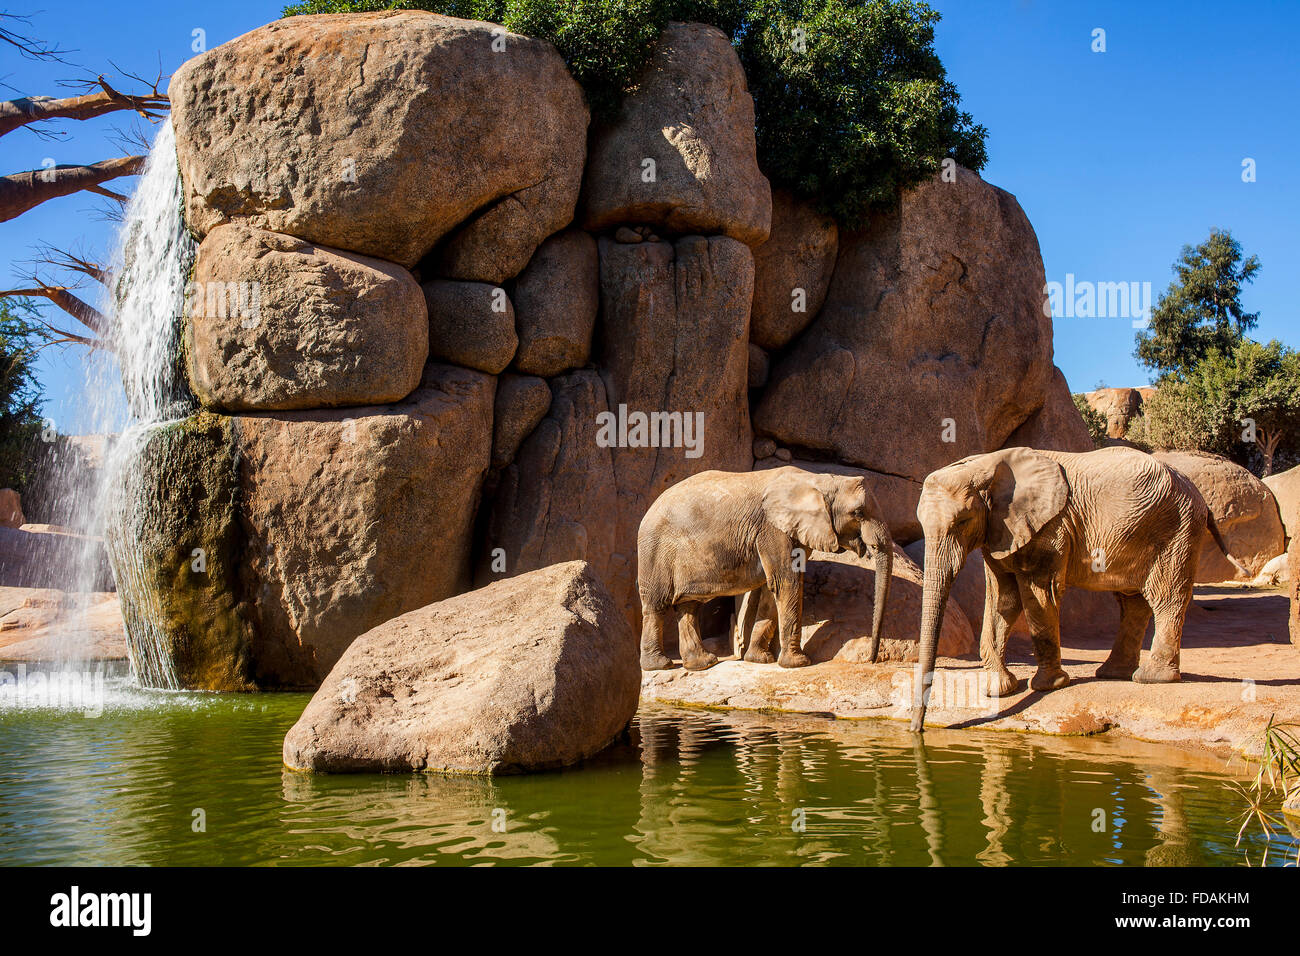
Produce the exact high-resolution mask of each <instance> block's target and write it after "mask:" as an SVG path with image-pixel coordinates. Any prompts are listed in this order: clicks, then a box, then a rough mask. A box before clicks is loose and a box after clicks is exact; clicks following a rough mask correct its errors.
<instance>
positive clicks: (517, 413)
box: [492, 375, 551, 469]
mask: <svg viewBox="0 0 1300 956" xmlns="http://www.w3.org/2000/svg"><path fill="white" fill-rule="evenodd" d="M550 407H551V387H550V386H549V385H547V384H546V380H545V379H542V378H538V377H537V376H535V375H502V376H501V377H500V378H499V379H497V397H496V401H495V402H494V404H493V407H492V467H493V468H496V469H501V468H504V467H506V466H507V465H508V464H510V463H511V462H512V461H514V460H515V455H516V454H518V452H519V446H520V445H521V444H523V441H524V439H525V438H527V437H528V436H529V435H530V434H532V431H533V429H534V428H536V427H537V425H538V423H539V422H540V421H541V420H542V418H543V417H544V416H545V415H546V411H547V409H549V408H550Z"/></svg>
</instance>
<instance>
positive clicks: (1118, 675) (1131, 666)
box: [1095, 658, 1138, 680]
mask: <svg viewBox="0 0 1300 956" xmlns="http://www.w3.org/2000/svg"><path fill="white" fill-rule="evenodd" d="M1137 669H1138V666H1137V663H1136V662H1135V661H1113V660H1111V659H1110V658H1107V659H1106V662H1105V663H1104V664H1102V665H1101V666H1100V667H1098V668H1097V673H1096V675H1095V676H1096V678H1097V679H1098V680H1131V679H1132V678H1133V672H1134V671H1135V670H1137Z"/></svg>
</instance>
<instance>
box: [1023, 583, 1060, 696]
mask: <svg viewBox="0 0 1300 956" xmlns="http://www.w3.org/2000/svg"><path fill="white" fill-rule="evenodd" d="M1020 600H1021V602H1022V603H1023V604H1024V607H1025V617H1026V619H1027V620H1028V621H1029V633H1030V636H1031V637H1032V638H1033V640H1034V656H1035V657H1037V658H1038V671H1037V672H1036V673H1035V674H1034V676H1033V677H1032V678H1031V679H1030V681H1029V686H1030V687H1031V688H1033V689H1034V690H1044V691H1045V690H1059V689H1060V688H1062V687H1064V686H1065V685H1066V684H1068V683H1070V675H1069V674H1067V673H1066V672H1065V669H1064V668H1062V667H1061V608H1060V605H1058V604H1057V602H1056V594H1055V592H1054V590H1053V588H1052V586H1051V581H1050V580H1039V581H1033V580H1028V579H1024V580H1021V581H1020Z"/></svg>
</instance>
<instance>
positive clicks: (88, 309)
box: [0, 279, 109, 337]
mask: <svg viewBox="0 0 1300 956" xmlns="http://www.w3.org/2000/svg"><path fill="white" fill-rule="evenodd" d="M31 297H36V298H42V299H49V300H50V301H51V302H53V303H54V304H55V305H57V306H58V307H59V308H60V309H62V310H63V311H64V312H66V313H68V315H70V316H72V317H73V318H74V319H76V320H77V321H78V322H80V323H81V324H82V325H84V326H85V327H86V328H88V329H90V330H91V331H92V332H94V333H95V334H96V335H98V336H101V337H106V336H107V335H108V326H109V323H108V319H106V318H105V317H104V314H103V313H102V312H100V311H99V310H98V309H96V308H95V307H94V306H92V305H89V304H87V303H86V302H83V301H82V300H81V299H79V298H77V296H75V295H73V293H72V291H71V290H70V289H69V288H68V287H67V286H55V285H47V284H46V283H44V282H41V281H40V279H37V280H36V285H35V286H33V287H31V288H28V289H8V290H5V291H3V292H0V299H9V298H31Z"/></svg>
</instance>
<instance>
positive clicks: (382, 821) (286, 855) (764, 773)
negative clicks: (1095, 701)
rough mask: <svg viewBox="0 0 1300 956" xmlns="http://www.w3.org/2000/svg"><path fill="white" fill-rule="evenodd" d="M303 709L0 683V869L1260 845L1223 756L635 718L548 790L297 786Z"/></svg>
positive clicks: (1224, 859) (343, 782)
mask: <svg viewBox="0 0 1300 956" xmlns="http://www.w3.org/2000/svg"><path fill="white" fill-rule="evenodd" d="M307 700H308V696H307V695H305V694H256V695H211V694H196V693H164V692H154V691H141V690H137V689H134V688H132V687H131V686H129V684H127V683H126V682H125V681H124V680H123V679H121V678H118V679H110V680H109V681H108V683H107V685H106V686H105V688H104V692H103V697H102V700H100V701H99V702H98V703H97V704H94V705H93V706H91V707H90V708H89V709H88V710H86V709H74V708H72V707H69V706H67V705H66V703H65V704H64V706H60V707H54V706H50V701H49V700H48V699H46V700H41V699H34V698H33V697H32V695H31V694H27V695H26V696H24V695H23V694H21V693H15V691H14V686H13V685H9V686H7V687H0V865H14V864H131V865H135V864H172V865H208V864H227V865H318V864H348V865H387V864H442V865H460V864H491V863H499V864H538V863H555V864H605V865H611V864H612V865H658V864H723V865H744V866H752V865H763V864H810V865H811V864H817V865H828V864H829V865H835V864H847V865H921V866H928V865H935V864H940V865H1005V864H1034V865H1053V864H1071V865H1093V864H1097V865H1131V866H1142V865H1162V864H1193V865H1197V864H1206V865H1212V864H1218V865H1235V864H1240V863H1241V862H1242V861H1243V849H1245V850H1247V851H1248V852H1250V854H1251V857H1252V860H1254V861H1255V862H1258V861H1259V858H1260V851H1261V849H1262V847H1263V844H1262V843H1261V842H1260V840H1259V839H1253V840H1250V841H1248V842H1247V843H1244V844H1243V847H1235V846H1234V840H1235V834H1236V823H1235V822H1234V819H1235V818H1236V817H1237V815H1238V814H1239V813H1240V809H1241V807H1240V800H1239V798H1238V797H1236V796H1235V795H1234V794H1233V793H1232V792H1231V791H1229V790H1228V789H1227V787H1226V783H1227V782H1228V781H1229V780H1230V779H1231V778H1230V777H1229V776H1227V775H1225V773H1224V772H1223V770H1224V768H1225V762H1224V761H1223V760H1222V759H1220V758H1214V757H1207V756H1201V755H1196V754H1189V753H1186V752H1183V751H1179V750H1175V749H1172V748H1163V747H1157V746H1154V745H1145V744H1140V743H1135V742H1132V741H1127V742H1126V741H1112V740H1106V739H1087V740H1063V739H1057V738H1048V737H1036V736H1027V735H1020V734H1000V733H987V732H985V733H979V732H969V731H960V732H957V731H936V732H930V733H927V735H926V739H925V743H924V745H918V744H916V743H915V742H914V740H913V738H912V737H911V735H909V734H908V733H907V732H906V728H905V726H904V725H902V724H897V723H894V722H890V721H835V720H830V719H821V718H815V717H796V716H789V715H766V714H744V713H734V714H722V713H711V712H704V711H693V710H691V711H687V710H676V709H668V708H662V707H649V708H643V709H642V712H641V713H640V715H639V716H638V717H637V720H636V723H635V725H634V726H633V728H632V733H631V734H630V739H629V740H628V741H626V742H624V743H622V744H620V745H618V746H616V747H615V748H613V749H612V750H610V751H609V752H607V753H606V754H605V755H603V756H602V757H600V758H599V759H598V760H596V761H595V762H593V763H591V764H589V765H587V766H584V767H582V768H579V769H574V770H569V771H565V772H562V773H548V774H540V775H534V776H529V777H508V778H499V779H496V780H488V779H481V778H448V777H441V776H432V775H363V776H312V775H306V774H299V773H294V772H291V771H288V770H285V769H284V768H283V766H282V764H281V762H280V746H281V741H282V739H283V736H284V733H285V731H287V730H288V728H289V727H290V726H291V725H292V724H293V722H294V721H295V720H296V719H297V717H298V715H299V713H301V711H302V709H303V707H304V706H305V705H306V703H307ZM82 703H83V702H82V701H79V702H78V704H77V706H78V707H80V706H81V705H82ZM101 708H102V713H98V714H95V713H94V712H95V711H98V710H100V709H101ZM88 714H89V715H88ZM1292 840H1293V838H1291V837H1290V836H1287V837H1286V838H1285V841H1284V842H1281V843H1279V842H1277V841H1276V840H1275V842H1274V845H1273V849H1272V850H1271V851H1270V854H1269V855H1270V862H1281V861H1282V857H1283V854H1284V853H1285V852H1286V851H1287V850H1288V849H1289V851H1290V854H1291V855H1292V856H1294V853H1295V849H1294V847H1295V843H1294V842H1292Z"/></svg>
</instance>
